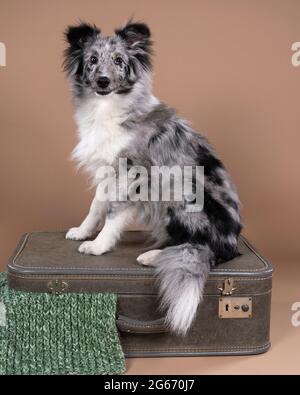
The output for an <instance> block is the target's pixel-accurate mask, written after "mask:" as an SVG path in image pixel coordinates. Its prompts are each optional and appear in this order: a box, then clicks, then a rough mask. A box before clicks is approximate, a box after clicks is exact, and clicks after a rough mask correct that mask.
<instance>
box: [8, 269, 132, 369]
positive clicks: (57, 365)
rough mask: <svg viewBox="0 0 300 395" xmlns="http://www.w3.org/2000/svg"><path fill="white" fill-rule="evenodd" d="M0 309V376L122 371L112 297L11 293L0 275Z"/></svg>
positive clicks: (110, 295)
mask: <svg viewBox="0 0 300 395" xmlns="http://www.w3.org/2000/svg"><path fill="white" fill-rule="evenodd" d="M1 306H2V320H1V322H0V374H1V375H38V374H43V375H67V374H76V375H79V374H85V375H90V374H120V373H123V372H124V370H125V360H124V354H123V351H122V348H121V345H120V343H119V337H118V332H117V328H116V324H115V313H116V296H115V295H112V294H64V295H50V294H46V293H45V294H44V293H27V292H20V291H14V290H11V289H9V288H8V286H7V278H6V274H5V273H0V307H1ZM3 318H4V319H3Z"/></svg>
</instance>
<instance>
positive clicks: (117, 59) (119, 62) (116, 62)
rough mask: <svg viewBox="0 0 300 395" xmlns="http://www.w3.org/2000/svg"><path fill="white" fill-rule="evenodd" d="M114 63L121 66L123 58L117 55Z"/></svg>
mask: <svg viewBox="0 0 300 395" xmlns="http://www.w3.org/2000/svg"><path fill="white" fill-rule="evenodd" d="M114 62H115V64H116V65H117V66H121V64H122V63H123V59H122V58H120V56H118V57H117V58H116V59H115V60H114Z"/></svg>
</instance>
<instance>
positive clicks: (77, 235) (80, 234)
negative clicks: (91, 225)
mask: <svg viewBox="0 0 300 395" xmlns="http://www.w3.org/2000/svg"><path fill="white" fill-rule="evenodd" d="M90 236H91V234H90V233H88V232H87V231H85V230H83V229H82V228H80V226H79V227H78V228H71V229H70V230H69V231H68V232H67V234H66V239H68V240H85V239H88V238H89V237H90Z"/></svg>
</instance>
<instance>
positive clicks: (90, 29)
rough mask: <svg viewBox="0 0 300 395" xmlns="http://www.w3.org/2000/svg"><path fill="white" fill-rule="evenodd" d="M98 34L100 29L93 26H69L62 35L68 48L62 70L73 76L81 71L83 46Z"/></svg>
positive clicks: (85, 24) (83, 24)
mask: <svg viewBox="0 0 300 395" xmlns="http://www.w3.org/2000/svg"><path fill="white" fill-rule="evenodd" d="M99 34H100V29H98V28H97V27H96V26H94V25H89V24H87V23H81V24H80V25H77V26H69V27H68V28H67V29H66V31H65V33H64V35H65V38H66V41H67V42H68V44H69V46H68V47H67V48H66V50H65V52H64V56H65V60H64V70H65V71H66V72H67V73H68V74H69V75H75V74H78V73H80V72H81V70H82V56H83V50H84V45H85V44H86V43H87V42H88V41H89V40H92V39H94V38H96V37H97V36H98V35H99Z"/></svg>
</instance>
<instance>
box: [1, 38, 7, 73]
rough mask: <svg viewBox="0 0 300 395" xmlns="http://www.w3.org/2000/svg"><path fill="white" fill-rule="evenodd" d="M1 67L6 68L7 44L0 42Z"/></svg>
mask: <svg viewBox="0 0 300 395" xmlns="http://www.w3.org/2000/svg"><path fill="white" fill-rule="evenodd" d="M0 66H2V67H5V66H6V47H5V44H3V43H1V42H0Z"/></svg>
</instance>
